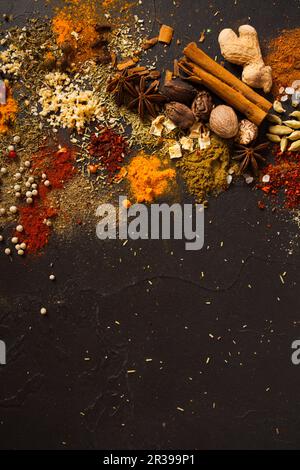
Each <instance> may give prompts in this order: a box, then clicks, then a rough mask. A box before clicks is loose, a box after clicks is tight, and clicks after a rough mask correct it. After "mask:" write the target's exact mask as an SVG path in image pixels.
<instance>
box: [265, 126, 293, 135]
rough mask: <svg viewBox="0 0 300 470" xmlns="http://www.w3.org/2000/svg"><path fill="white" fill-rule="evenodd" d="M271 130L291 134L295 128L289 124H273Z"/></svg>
mask: <svg viewBox="0 0 300 470" xmlns="http://www.w3.org/2000/svg"><path fill="white" fill-rule="evenodd" d="M269 132H270V133H271V134H275V135H289V134H291V133H292V132H293V129H291V128H290V127H287V126H271V127H270V128H269Z"/></svg>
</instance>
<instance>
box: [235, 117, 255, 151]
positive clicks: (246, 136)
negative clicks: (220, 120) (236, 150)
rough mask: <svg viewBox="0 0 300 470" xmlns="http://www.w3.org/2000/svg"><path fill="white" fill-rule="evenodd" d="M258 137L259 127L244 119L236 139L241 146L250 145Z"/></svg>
mask: <svg viewBox="0 0 300 470" xmlns="http://www.w3.org/2000/svg"><path fill="white" fill-rule="evenodd" d="M257 136H258V127H257V126H256V125H255V124H253V122H251V121H248V119H243V120H242V121H241V122H240V124H239V132H238V134H237V136H236V138H235V140H236V142H237V143H239V144H240V145H249V144H251V142H253V141H254V140H255V139H256V138H257Z"/></svg>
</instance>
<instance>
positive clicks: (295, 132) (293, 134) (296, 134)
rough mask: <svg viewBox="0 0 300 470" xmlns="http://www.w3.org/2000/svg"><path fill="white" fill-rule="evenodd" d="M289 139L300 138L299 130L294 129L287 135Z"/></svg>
mask: <svg viewBox="0 0 300 470" xmlns="http://www.w3.org/2000/svg"><path fill="white" fill-rule="evenodd" d="M288 139H289V140H299V139H300V131H294V132H293V133H292V134H291V135H289V136H288Z"/></svg>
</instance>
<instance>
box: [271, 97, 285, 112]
mask: <svg viewBox="0 0 300 470" xmlns="http://www.w3.org/2000/svg"><path fill="white" fill-rule="evenodd" d="M273 108H274V111H276V113H279V114H281V113H285V109H284V107H283V106H282V104H281V103H280V101H277V100H276V101H274V103H273Z"/></svg>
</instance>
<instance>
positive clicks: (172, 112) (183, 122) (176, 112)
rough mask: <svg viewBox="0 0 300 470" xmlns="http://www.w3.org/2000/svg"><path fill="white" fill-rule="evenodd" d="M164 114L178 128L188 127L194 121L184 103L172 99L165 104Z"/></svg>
mask: <svg viewBox="0 0 300 470" xmlns="http://www.w3.org/2000/svg"><path fill="white" fill-rule="evenodd" d="M165 109H166V115H167V117H168V118H169V119H171V121H173V122H174V124H175V125H176V126H177V127H179V128H180V129H189V128H190V127H192V125H193V124H194V123H195V117H194V114H193V113H192V111H191V110H190V108H188V107H187V106H186V105H185V104H182V103H176V102H175V101H172V102H171V103H168V104H166V107H165Z"/></svg>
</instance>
